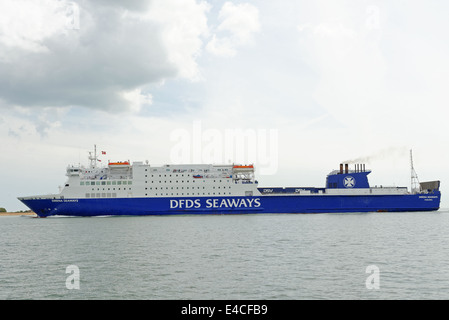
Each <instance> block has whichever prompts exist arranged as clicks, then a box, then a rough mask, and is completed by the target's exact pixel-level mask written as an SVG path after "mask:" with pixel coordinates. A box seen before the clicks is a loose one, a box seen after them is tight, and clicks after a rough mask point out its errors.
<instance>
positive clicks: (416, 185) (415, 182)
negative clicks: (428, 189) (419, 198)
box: [410, 149, 420, 193]
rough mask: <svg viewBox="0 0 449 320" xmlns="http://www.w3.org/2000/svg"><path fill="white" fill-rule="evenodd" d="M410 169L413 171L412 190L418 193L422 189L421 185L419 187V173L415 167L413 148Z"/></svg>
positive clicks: (411, 176) (411, 177)
mask: <svg viewBox="0 0 449 320" xmlns="http://www.w3.org/2000/svg"><path fill="white" fill-rule="evenodd" d="M410 171H411V175H410V192H411V193H416V192H418V191H419V190H420V187H419V180H418V175H417V174H416V171H415V168H414V167H413V154H412V150H411V149H410Z"/></svg>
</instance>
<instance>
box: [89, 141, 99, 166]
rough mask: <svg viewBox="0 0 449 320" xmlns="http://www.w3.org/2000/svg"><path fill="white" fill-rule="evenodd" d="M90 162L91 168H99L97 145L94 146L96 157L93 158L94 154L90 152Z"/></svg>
mask: <svg viewBox="0 0 449 320" xmlns="http://www.w3.org/2000/svg"><path fill="white" fill-rule="evenodd" d="M89 160H90V167H91V168H96V167H97V145H96V144H94V155H93V156H92V152H91V151H89Z"/></svg>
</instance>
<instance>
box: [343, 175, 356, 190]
mask: <svg viewBox="0 0 449 320" xmlns="http://www.w3.org/2000/svg"><path fill="white" fill-rule="evenodd" d="M343 184H344V185H345V187H346V188H353V187H354V186H355V179H354V177H351V176H347V177H345V178H344V179H343Z"/></svg>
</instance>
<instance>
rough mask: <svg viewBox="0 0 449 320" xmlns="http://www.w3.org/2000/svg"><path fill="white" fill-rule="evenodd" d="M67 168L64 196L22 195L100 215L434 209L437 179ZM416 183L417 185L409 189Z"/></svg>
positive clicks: (142, 166)
mask: <svg viewBox="0 0 449 320" xmlns="http://www.w3.org/2000/svg"><path fill="white" fill-rule="evenodd" d="M89 160H90V165H89V166H88V167H84V166H69V167H68V168H67V177H68V180H67V182H66V183H65V186H64V187H63V188H62V189H61V191H60V193H58V194H51V195H41V196H30V197H19V198H18V199H19V200H20V201H22V202H23V203H24V204H25V205H26V206H28V207H29V208H30V209H31V210H33V211H34V212H35V213H36V214H37V215H38V216H39V217H47V216H55V215H65V216H98V215H174V214H248V213H251V214H256V213H257V214H258V213H328V212H371V211H381V212H383V211H434V210H438V209H439V207H440V198H441V193H440V191H439V187H440V182H439V181H429V182H423V183H420V184H419V187H418V188H416V189H414V190H408V189H407V188H406V187H371V186H370V185H369V182H368V174H369V173H370V172H371V171H369V170H365V165H355V168H354V169H352V170H349V166H348V164H345V165H344V168H343V164H341V165H340V170H334V171H332V172H331V173H329V174H328V176H327V178H326V186H325V187H323V188H310V187H285V188H279V187H259V186H258V182H257V180H256V179H255V176H254V166H253V165H212V164H191V165H168V164H167V165H163V166H151V165H150V164H148V162H146V163H143V162H134V163H133V164H131V163H130V162H129V161H123V162H109V164H108V166H107V167H100V166H97V161H98V159H97V155H96V151H94V155H92V153H90V156H89ZM411 189H412V188H411Z"/></svg>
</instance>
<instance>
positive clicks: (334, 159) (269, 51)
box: [0, 0, 449, 211]
mask: <svg viewBox="0 0 449 320" xmlns="http://www.w3.org/2000/svg"><path fill="white" fill-rule="evenodd" d="M448 11H449V3H447V2H445V1H436V0H430V1H426V2H423V1H413V0H407V1H405V0H393V1H381V0H370V1H368V0H366V1H360V0H357V1H356V0H348V1H344V0H338V1H335V0H314V1H299V0H298V1H287V0H279V1H268V0H258V1H219V0H208V1H207V0H201V1H200V0H148V1H145V0H142V1H137V0H132V1H130V0H128V1H119V0H96V1H90V0H79V1H68V0H2V1H1V2H0V148H1V153H0V166H1V169H0V177H1V184H0V207H4V208H6V209H7V210H8V211H16V210H25V209H26V207H25V206H24V205H23V204H21V203H20V201H18V200H17V197H19V196H28V195H40V194H50V193H57V192H58V190H59V189H58V186H61V185H64V183H65V181H66V179H67V177H66V176H65V170H66V167H67V166H68V165H78V164H81V165H84V166H87V165H88V160H87V156H88V151H93V148H94V145H96V146H97V151H98V152H100V151H105V152H106V154H105V155H100V157H99V158H100V160H102V162H101V163H102V164H107V162H108V161H122V160H131V161H146V160H148V162H149V163H150V164H151V165H161V164H165V163H168V164H169V163H226V164H227V163H254V164H255V167H256V173H257V179H258V181H259V185H260V186H303V187H306V186H316V187H322V186H324V182H325V178H326V175H327V174H328V173H329V172H330V171H332V170H334V169H338V167H339V164H340V163H342V162H350V163H353V162H359V163H365V164H366V167H367V168H369V169H371V170H372V173H371V174H370V175H369V180H370V183H371V185H372V186H374V185H384V186H406V187H410V150H413V162H414V168H415V170H416V172H417V174H418V178H419V180H420V181H430V180H441V190H442V193H443V194H442V203H441V206H442V207H449V202H448V201H449V198H448V199H446V196H445V195H446V194H447V191H449V186H448V185H447V182H448V181H449V172H448V170H447V169H446V168H447V163H449V149H448V148H447V146H449V131H448V130H447V128H446V125H447V124H448V120H447V114H448V111H447V101H448V95H449V81H448V79H449V60H448V59H447V57H448V56H449V41H448V40H449V38H448V36H447V30H449V20H448V19H447V12H448Z"/></svg>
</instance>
